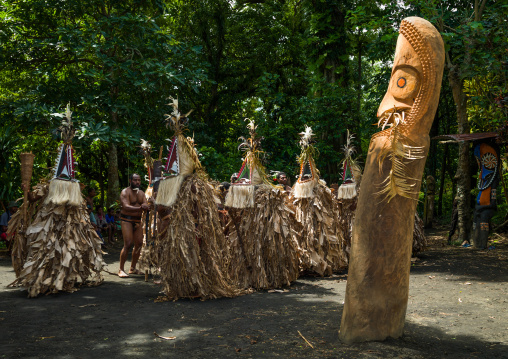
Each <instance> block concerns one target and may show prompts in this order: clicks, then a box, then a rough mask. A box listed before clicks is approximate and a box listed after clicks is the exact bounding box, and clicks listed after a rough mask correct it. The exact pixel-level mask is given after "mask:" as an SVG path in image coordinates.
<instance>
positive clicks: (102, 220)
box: [95, 206, 108, 231]
mask: <svg viewBox="0 0 508 359" xmlns="http://www.w3.org/2000/svg"><path fill="white" fill-rule="evenodd" d="M95 213H96V215H95V219H96V220H97V227H99V230H102V231H106V230H107V228H108V224H107V223H106V216H105V215H104V210H103V209H102V207H101V206H96V207H95Z"/></svg>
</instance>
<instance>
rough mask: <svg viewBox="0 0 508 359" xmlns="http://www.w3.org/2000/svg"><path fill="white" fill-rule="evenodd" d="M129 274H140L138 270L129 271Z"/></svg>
mask: <svg viewBox="0 0 508 359" xmlns="http://www.w3.org/2000/svg"><path fill="white" fill-rule="evenodd" d="M129 274H141V272H140V271H139V270H138V269H132V268H131V269H129Z"/></svg>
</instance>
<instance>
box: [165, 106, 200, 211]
mask: <svg viewBox="0 0 508 359" xmlns="http://www.w3.org/2000/svg"><path fill="white" fill-rule="evenodd" d="M170 100H171V102H170V104H169V105H170V106H172V107H173V111H172V112H171V114H169V115H166V122H167V124H168V125H169V126H170V127H171V129H172V130H173V131H174V136H173V138H172V139H171V144H170V146H169V148H168V157H167V159H166V164H165V166H164V169H163V174H162V180H161V182H160V186H159V191H158V194H157V199H156V204H159V205H163V206H167V207H170V206H172V205H173V204H174V203H175V201H176V198H177V196H178V192H179V190H180V187H181V185H182V183H183V181H184V180H185V178H186V177H187V176H190V175H191V174H192V173H194V171H195V170H201V169H202V167H201V163H200V162H199V159H198V155H197V153H196V150H195V149H194V140H193V139H191V138H190V137H185V136H184V132H185V130H186V125H187V123H188V121H189V119H188V116H189V115H190V113H191V112H192V111H189V112H188V113H187V114H185V115H182V114H181V113H180V111H179V109H178V100H176V99H174V98H172V97H170Z"/></svg>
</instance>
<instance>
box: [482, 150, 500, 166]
mask: <svg viewBox="0 0 508 359" xmlns="http://www.w3.org/2000/svg"><path fill="white" fill-rule="evenodd" d="M482 165H483V166H484V167H485V168H487V169H489V170H493V169H494V168H496V166H497V158H496V156H494V154H492V153H486V154H484V155H483V156H482Z"/></svg>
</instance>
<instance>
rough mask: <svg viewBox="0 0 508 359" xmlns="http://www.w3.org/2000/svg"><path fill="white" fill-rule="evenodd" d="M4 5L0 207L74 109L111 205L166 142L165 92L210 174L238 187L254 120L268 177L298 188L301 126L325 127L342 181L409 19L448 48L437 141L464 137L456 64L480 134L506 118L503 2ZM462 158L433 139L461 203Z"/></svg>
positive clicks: (94, 174) (44, 169) (50, 152)
mask: <svg viewBox="0 0 508 359" xmlns="http://www.w3.org/2000/svg"><path fill="white" fill-rule="evenodd" d="M478 3H479V4H480V7H481V6H482V5H481V4H483V3H484V1H481V2H478ZM0 4H1V5H0V18H1V20H2V22H1V24H0V44H1V52H0V60H1V64H2V66H1V67H0V116H2V122H1V124H0V146H1V150H2V152H1V155H0V160H1V161H2V168H4V170H3V171H2V173H1V177H0V178H1V182H0V183H1V185H0V197H1V199H2V200H4V201H6V200H9V199H12V198H14V197H16V196H17V195H19V194H20V192H19V190H18V183H19V174H18V173H19V160H18V158H19V153H20V152H22V151H27V150H28V151H30V150H31V151H32V152H34V153H36V164H35V170H34V174H35V175H34V181H35V180H37V178H39V177H41V176H45V175H47V173H48V168H49V167H51V165H52V162H53V160H54V157H55V155H56V154H55V152H54V150H55V149H56V147H57V142H58V139H57V138H56V137H55V135H54V134H53V132H52V131H53V129H54V128H56V127H57V124H58V119H56V118H54V117H52V116H51V114H52V113H55V112H62V111H63V109H64V108H65V105H66V104H67V103H69V102H70V103H71V107H72V109H73V111H74V120H75V125H76V127H77V129H78V136H77V138H76V141H75V145H76V147H77V153H78V154H79V155H78V157H79V158H78V162H79V168H78V171H79V172H78V177H79V179H80V180H81V181H83V182H85V183H87V184H90V185H93V186H96V187H98V190H99V191H98V192H99V193H100V197H101V200H103V201H106V200H107V202H108V203H109V204H111V203H113V202H114V200H115V199H116V196H117V193H118V186H124V185H127V178H128V175H129V173H132V172H139V173H141V174H144V173H145V172H144V170H143V167H142V166H143V165H142V163H143V161H142V159H141V156H140V154H139V148H138V147H137V146H138V144H139V141H140V139H141V138H143V139H145V140H148V141H150V142H151V143H152V146H153V148H154V149H157V154H158V149H159V148H160V146H163V145H165V144H166V143H167V141H166V139H168V138H169V137H170V136H171V133H170V131H169V129H168V128H167V127H166V126H165V123H164V120H163V118H164V114H165V113H167V112H168V111H169V107H168V106H166V103H167V98H168V96H170V95H171V96H174V97H178V98H179V101H180V106H181V109H182V111H184V112H187V111H188V110H191V109H193V110H194V112H193V113H192V115H191V123H190V126H189V133H188V135H189V136H193V137H194V138H195V142H196V144H197V150H198V152H199V154H200V158H201V161H202V162H203V164H204V165H205V167H206V168H207V171H208V172H209V174H210V175H211V177H212V178H214V179H216V180H219V181H223V180H229V177H230V175H231V173H232V172H235V171H237V170H238V168H239V166H240V165H241V162H242V160H241V153H240V152H238V151H237V146H238V140H237V139H238V137H239V136H242V135H246V132H247V130H246V128H245V122H244V119H245V118H252V119H255V120H256V122H257V124H258V125H259V132H260V135H262V136H264V137H265V140H264V142H263V147H264V149H265V153H266V157H265V161H266V165H267V168H268V169H269V170H283V171H285V172H287V173H288V174H289V175H290V177H292V178H294V175H296V173H297V163H296V156H297V154H298V153H299V147H298V133H299V132H301V131H302V130H303V128H304V125H305V124H307V125H310V126H312V127H313V130H314V132H315V133H316V140H317V142H316V147H317V149H318V150H319V153H320V156H319V158H318V159H317V166H318V167H319V169H320V172H321V174H322V176H323V178H324V179H325V180H326V181H328V182H331V183H333V182H340V180H341V168H340V166H339V163H340V160H341V159H342V146H343V145H344V140H345V134H346V130H347V129H349V130H350V131H352V132H353V133H355V135H356V147H357V148H358V151H359V154H360V155H361V154H363V153H365V152H366V149H367V147H368V143H369V139H370V136H371V135H372V133H374V132H375V131H376V128H375V126H372V124H374V123H376V111H377V107H378V105H379V103H380V101H381V99H382V97H383V95H384V93H385V91H386V88H387V85H388V79H389V78H390V73H391V61H392V59H393V53H394V49H395V42H396V38H397V36H398V25H399V23H400V21H401V20H402V19H403V18H404V17H406V16H415V15H416V16H422V17H424V18H427V19H428V20H429V21H431V22H432V23H433V24H435V25H436V27H437V28H438V29H439V30H440V31H441V33H442V36H443V38H444V40H445V43H446V47H447V51H448V54H449V57H448V59H447V62H448V66H447V68H446V69H445V76H444V81H443V88H442V96H441V99H440V105H439V108H438V112H437V115H436V121H435V123H434V126H433V129H432V134H433V135H437V134H442V133H453V132H456V131H457V113H456V106H455V105H454V100H453V93H452V91H451V87H450V84H449V83H448V81H447V79H448V78H449V74H450V73H451V72H452V71H454V69H456V70H458V72H457V73H458V76H459V78H460V81H461V89H462V91H463V93H464V95H465V96H466V97H467V100H468V101H467V121H468V123H469V124H470V127H471V128H472V129H473V130H474V131H490V130H495V129H496V128H497V127H499V126H500V125H501V124H502V123H503V122H505V121H506V119H507V105H506V98H507V97H508V96H507V93H508V90H507V60H506V58H507V56H506V55H507V53H506V39H507V38H508V36H507V35H508V30H507V20H506V19H507V18H508V17H507V16H506V15H508V13H507V11H508V7H507V6H506V5H503V4H502V2H500V1H488V2H486V3H485V5H484V6H483V9H482V14H481V15H482V16H481V17H480V18H478V16H477V17H476V18H475V12H474V11H475V10H474V9H475V7H474V6H473V5H472V4H471V2H468V1H459V2H458V3H457V2H455V3H449V2H448V3H447V2H444V3H443V2H437V1H435V0H412V1H408V2H404V3H402V2H391V1H387V0H381V1H377V2H371V1H365V0H346V1H338V0H285V1H282V0H255V1H254V0H239V1H228V0H199V1H198V0H188V1H181V0H165V1H163V0H151V1H142V0H127V1H122V2H118V1H114V0H81V1H78V0H68V1H60V0H44V1H43V0H26V1H6V0H2V1H0ZM476 15H478V14H476ZM471 16H472V17H471ZM471 19H472V20H471ZM450 64H451V65H450ZM453 66H456V67H453ZM155 156H156V154H155V153H154V157H155ZM456 156H457V149H456V148H454V147H452V146H447V149H446V151H445V150H444V146H441V145H437V144H433V145H432V149H431V152H430V154H429V161H428V163H427V170H426V172H427V173H426V174H432V175H434V176H435V177H437V178H438V186H440V188H443V189H446V191H443V193H442V194H441V196H440V201H442V198H443V196H448V198H449V197H450V196H452V195H453V193H452V191H453V189H454V188H455V187H454V186H455V185H456V181H455V179H454V178H453V175H452V169H454V168H456V167H457V158H456ZM447 208H448V207H447V205H446V203H445V209H444V210H445V211H446V209H447Z"/></svg>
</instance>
